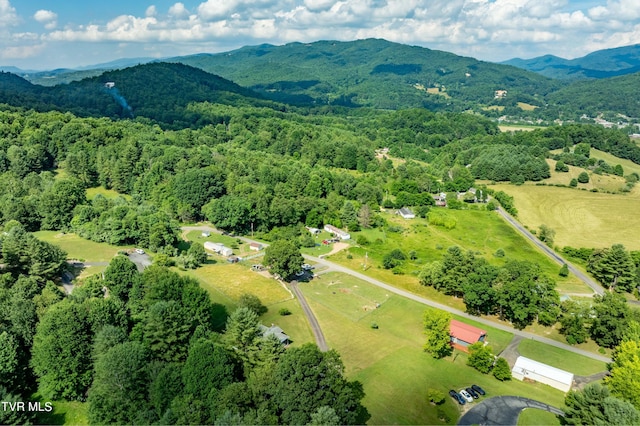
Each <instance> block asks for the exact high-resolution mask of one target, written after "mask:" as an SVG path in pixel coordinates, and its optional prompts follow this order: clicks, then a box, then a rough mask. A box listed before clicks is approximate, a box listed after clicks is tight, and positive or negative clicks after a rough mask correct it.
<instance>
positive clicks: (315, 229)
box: [307, 226, 320, 235]
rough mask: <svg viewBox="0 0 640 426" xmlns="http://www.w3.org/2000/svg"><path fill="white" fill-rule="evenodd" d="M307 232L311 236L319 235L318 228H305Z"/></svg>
mask: <svg viewBox="0 0 640 426" xmlns="http://www.w3.org/2000/svg"><path fill="white" fill-rule="evenodd" d="M307 230H308V231H309V232H310V233H311V235H318V234H319V233H320V230H319V229H318V228H311V227H309V226H307Z"/></svg>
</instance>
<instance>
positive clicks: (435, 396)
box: [427, 388, 445, 405]
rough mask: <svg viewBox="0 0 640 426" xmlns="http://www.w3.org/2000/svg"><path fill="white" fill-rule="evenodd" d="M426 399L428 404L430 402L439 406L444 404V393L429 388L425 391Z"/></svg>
mask: <svg viewBox="0 0 640 426" xmlns="http://www.w3.org/2000/svg"><path fill="white" fill-rule="evenodd" d="M427 399H428V400H429V402H432V403H434V404H436V405H440V404H442V403H444V399H445V396H444V392H442V391H440V390H438V389H433V388H430V389H428V390H427Z"/></svg>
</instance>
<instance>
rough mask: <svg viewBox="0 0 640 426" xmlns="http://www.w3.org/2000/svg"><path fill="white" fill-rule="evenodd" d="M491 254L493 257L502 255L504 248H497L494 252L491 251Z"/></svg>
mask: <svg viewBox="0 0 640 426" xmlns="http://www.w3.org/2000/svg"><path fill="white" fill-rule="evenodd" d="M493 255H494V256H495V257H504V255H505V253H504V250H503V249H501V248H499V249H498V250H496V252H495V253H493Z"/></svg>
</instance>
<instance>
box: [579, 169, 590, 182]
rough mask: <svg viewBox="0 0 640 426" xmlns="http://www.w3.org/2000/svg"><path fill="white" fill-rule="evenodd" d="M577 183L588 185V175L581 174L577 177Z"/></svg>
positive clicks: (585, 173)
mask: <svg viewBox="0 0 640 426" xmlns="http://www.w3.org/2000/svg"><path fill="white" fill-rule="evenodd" d="M578 182H579V183H589V174H588V173H587V172H582V173H580V174H579V175H578Z"/></svg>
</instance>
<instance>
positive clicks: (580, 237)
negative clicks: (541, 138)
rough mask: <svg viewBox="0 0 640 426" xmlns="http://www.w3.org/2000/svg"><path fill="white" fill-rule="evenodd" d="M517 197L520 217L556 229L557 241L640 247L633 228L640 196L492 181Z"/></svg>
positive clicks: (534, 225) (637, 219)
mask: <svg viewBox="0 0 640 426" xmlns="http://www.w3.org/2000/svg"><path fill="white" fill-rule="evenodd" d="M492 188H493V189H495V190H496V191H499V190H501V191H504V192H506V193H507V194H509V195H511V196H513V197H514V200H515V206H516V208H517V209H518V220H519V221H520V222H521V223H523V224H524V225H526V226H528V227H529V229H537V228H538V227H539V226H540V225H541V224H545V225H547V226H549V227H551V228H553V229H554V230H555V231H556V236H555V245H557V246H560V247H563V246H572V247H609V246H611V245H612V244H616V243H621V244H624V246H625V247H626V248H627V249H631V250H638V249H640V240H639V239H638V238H637V236H636V234H635V233H633V232H629V230H630V229H638V227H639V226H640V215H638V214H637V212H638V211H640V196H638V195H636V194H635V193H632V194H627V195H622V194H603V193H594V192H590V191H580V190H575V189H570V188H558V187H550V186H534V185H520V186H516V185H508V184H499V185H493V186H492Z"/></svg>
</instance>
